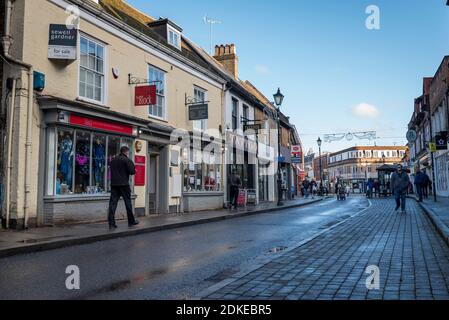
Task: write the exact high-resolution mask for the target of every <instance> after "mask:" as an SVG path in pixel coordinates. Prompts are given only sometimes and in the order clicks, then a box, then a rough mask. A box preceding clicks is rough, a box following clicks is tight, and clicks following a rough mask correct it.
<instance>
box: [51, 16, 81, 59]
mask: <svg viewBox="0 0 449 320" xmlns="http://www.w3.org/2000/svg"><path fill="white" fill-rule="evenodd" d="M77 45H78V30H77V29H76V28H75V27H74V26H67V25H65V24H50V30H49V34H48V58H49V59H61V60H76V56H77V52H78V49H77Z"/></svg>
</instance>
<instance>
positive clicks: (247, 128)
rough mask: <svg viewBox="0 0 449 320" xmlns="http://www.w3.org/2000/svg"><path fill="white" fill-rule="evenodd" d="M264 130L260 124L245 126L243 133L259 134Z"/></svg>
mask: <svg viewBox="0 0 449 320" xmlns="http://www.w3.org/2000/svg"><path fill="white" fill-rule="evenodd" d="M261 129H262V126H261V125H260V124H245V125H244V126H243V131H249V130H251V131H254V132H256V133H257V132H258V131H259V130H261Z"/></svg>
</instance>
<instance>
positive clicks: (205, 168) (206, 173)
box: [182, 150, 222, 192]
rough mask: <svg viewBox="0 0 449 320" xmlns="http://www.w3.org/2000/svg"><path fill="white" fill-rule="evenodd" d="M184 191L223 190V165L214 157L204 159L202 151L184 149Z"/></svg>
mask: <svg viewBox="0 0 449 320" xmlns="http://www.w3.org/2000/svg"><path fill="white" fill-rule="evenodd" d="M182 154H183V157H184V159H183V166H184V168H183V171H184V192H211V191H221V190H222V185H221V181H222V180H221V179H222V175H221V165H218V164H214V159H213V157H210V159H209V161H203V160H204V159H202V157H201V156H202V153H201V151H197V150H195V151H191V152H186V151H185V150H184V151H183V153H182Z"/></svg>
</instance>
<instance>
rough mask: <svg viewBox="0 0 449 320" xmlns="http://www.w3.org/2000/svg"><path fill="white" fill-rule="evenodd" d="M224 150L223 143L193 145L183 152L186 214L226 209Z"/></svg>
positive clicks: (184, 205)
mask: <svg viewBox="0 0 449 320" xmlns="http://www.w3.org/2000/svg"><path fill="white" fill-rule="evenodd" d="M195 146H196V148H195ZM222 150H223V147H222V141H216V142H211V143H210V144H208V143H204V142H199V143H192V144H191V147H189V148H183V149H182V150H181V154H182V162H181V173H182V201H183V211H184V212H194V211H205V210H215V209H221V208H223V204H224V188H223V161H222V159H223V157H222V155H223V154H222V153H223V151H222Z"/></svg>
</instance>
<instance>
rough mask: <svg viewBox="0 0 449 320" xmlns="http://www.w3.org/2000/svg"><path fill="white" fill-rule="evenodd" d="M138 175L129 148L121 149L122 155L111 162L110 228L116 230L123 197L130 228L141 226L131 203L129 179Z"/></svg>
mask: <svg viewBox="0 0 449 320" xmlns="http://www.w3.org/2000/svg"><path fill="white" fill-rule="evenodd" d="M135 174H136V167H135V166H134V163H133V162H132V161H131V160H130V159H129V148H128V147H126V146H124V147H122V148H121V149H120V154H119V155H118V156H116V157H115V158H114V159H113V160H112V161H111V199H110V201H109V216H108V221H109V228H110V229H116V228H117V224H116V223H115V211H116V210H117V205H118V202H119V200H120V198H121V197H123V200H124V201H125V206H126V213H127V215H128V225H129V226H130V227H133V226H136V225H138V224H139V221H137V220H136V219H135V218H134V214H133V206H132V202H131V186H130V185H129V177H130V176H133V175H135Z"/></svg>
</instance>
